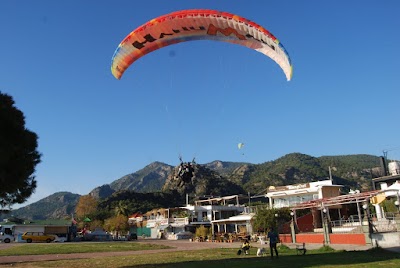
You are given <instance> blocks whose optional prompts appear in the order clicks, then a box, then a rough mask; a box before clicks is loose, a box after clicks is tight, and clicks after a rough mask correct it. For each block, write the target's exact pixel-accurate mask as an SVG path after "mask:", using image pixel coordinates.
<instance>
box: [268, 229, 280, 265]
mask: <svg viewBox="0 0 400 268" xmlns="http://www.w3.org/2000/svg"><path fill="white" fill-rule="evenodd" d="M267 237H268V239H269V248H270V250H271V259H273V258H274V250H275V255H276V258H277V259H278V258H279V255H278V250H277V249H276V244H277V243H278V242H279V236H278V233H277V232H276V231H275V229H274V228H270V229H269V232H268V236H267Z"/></svg>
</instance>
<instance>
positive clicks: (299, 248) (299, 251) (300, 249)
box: [296, 243, 307, 255]
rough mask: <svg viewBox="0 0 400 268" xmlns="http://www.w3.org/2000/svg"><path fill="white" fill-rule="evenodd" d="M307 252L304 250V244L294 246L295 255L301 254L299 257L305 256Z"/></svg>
mask: <svg viewBox="0 0 400 268" xmlns="http://www.w3.org/2000/svg"><path fill="white" fill-rule="evenodd" d="M306 252H307V249H306V243H303V244H300V245H296V253H297V255H299V254H301V255H305V254H306Z"/></svg>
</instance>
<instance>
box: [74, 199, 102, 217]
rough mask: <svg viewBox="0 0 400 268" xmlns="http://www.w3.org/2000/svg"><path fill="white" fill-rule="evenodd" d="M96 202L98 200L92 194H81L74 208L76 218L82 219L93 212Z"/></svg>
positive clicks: (95, 208) (95, 209)
mask: <svg viewBox="0 0 400 268" xmlns="http://www.w3.org/2000/svg"><path fill="white" fill-rule="evenodd" d="M97 204H98V201H97V199H96V198H94V197H93V196H91V195H82V196H81V197H80V198H79V201H78V204H77V205H76V208H75V213H76V216H77V217H78V219H80V220H83V218H85V217H87V216H89V215H91V214H94V213H95V212H96V211H97Z"/></svg>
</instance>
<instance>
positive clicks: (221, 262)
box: [0, 243, 400, 268]
mask: <svg viewBox="0 0 400 268" xmlns="http://www.w3.org/2000/svg"><path fill="white" fill-rule="evenodd" d="M90 244H91V245H90V247H89V248H90V249H89V250H90V252H104V251H123V250H124V248H125V250H145V249H156V248H159V247H158V246H150V245H143V244H140V245H139V244H135V243H90ZM115 244H116V245H115ZM88 245H89V243H88ZM114 245H115V246H114ZM24 246H28V245H22V246H21V248H20V246H15V247H12V248H9V249H6V250H1V251H0V253H1V255H3V256H4V255H10V254H13V253H12V251H14V250H15V251H16V252H17V251H18V252H19V253H18V254H20V253H21V250H23V249H24V248H25V250H27V249H28V248H29V247H24ZM54 246H57V247H54ZM107 246H108V247H109V248H108V249H107ZM110 246H111V248H110ZM127 246H130V247H131V248H130V249H128V247H127ZM136 246H139V247H138V248H136ZM51 247H54V249H53V250H50V248H51ZM64 247H65V248H64ZM74 247H76V249H75V250H74V249H73V248H74ZM83 247H86V243H85V244H71V245H69V244H68V243H65V244H60V245H55V244H43V245H40V246H37V247H36V248H40V250H37V251H36V252H34V253H33V252H32V251H31V252H30V254H51V253H50V252H57V251H58V253H66V252H65V251H64V249H67V248H69V249H68V250H69V252H82V251H81V249H80V248H83ZM30 248H34V247H30ZM236 251H237V249H224V248H218V249H207V250H196V251H180V252H161V253H151V254H146V253H145V251H144V252H141V254H140V255H130V256H118V257H98V258H96V259H73V255H71V259H69V260H56V261H47V262H31V263H21V264H13V265H12V267H59V268H61V267H80V268H82V267H83V268H86V267H105V268H106V267H107V268H111V267H118V268H128V267H137V268H139V267H141V268H142V267H143V268H150V267H157V268H160V267H162V268H164V267H170V268H172V267H174V268H177V267H182V268H183V267H184V268H213V267H216V268H217V267H218V268H221V267H226V268H228V267H229V268H258V267H260V268H261V267H277V268H278V267H290V268H295V267H346V268H352V267H374V268H376V267H400V254H398V253H392V252H388V251H385V250H383V249H380V248H376V249H372V250H368V251H335V250H332V249H331V248H321V249H318V250H309V251H307V254H306V255H305V256H301V255H299V256H298V255H296V251H295V250H293V249H288V248H285V247H283V248H281V249H280V258H279V259H273V260H271V259H270V258H269V256H266V257H257V256H255V249H252V251H251V255H240V256H238V255H236ZM5 252H8V254H4V253H5ZM40 252H41V253H40ZM85 252H88V249H86V251H85ZM54 254H57V253H54ZM0 258H1V257H0ZM0 267H2V266H1V265H0ZM3 267H10V264H8V265H4V266H3Z"/></svg>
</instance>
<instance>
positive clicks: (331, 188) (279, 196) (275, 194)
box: [265, 180, 342, 208]
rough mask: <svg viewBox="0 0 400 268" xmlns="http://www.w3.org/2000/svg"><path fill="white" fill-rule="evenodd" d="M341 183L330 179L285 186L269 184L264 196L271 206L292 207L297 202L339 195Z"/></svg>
mask: <svg viewBox="0 0 400 268" xmlns="http://www.w3.org/2000/svg"><path fill="white" fill-rule="evenodd" d="M341 187H342V186H341V185H333V184H332V181H331V180H323V181H316V182H307V183H300V184H294V185H287V186H270V187H269V188H268V191H267V194H266V195H265V196H266V197H268V198H269V205H270V207H271V208H282V207H293V206H295V205H297V204H300V203H303V202H307V201H311V200H315V199H321V198H327V197H335V196H339V195H340V188H341Z"/></svg>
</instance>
